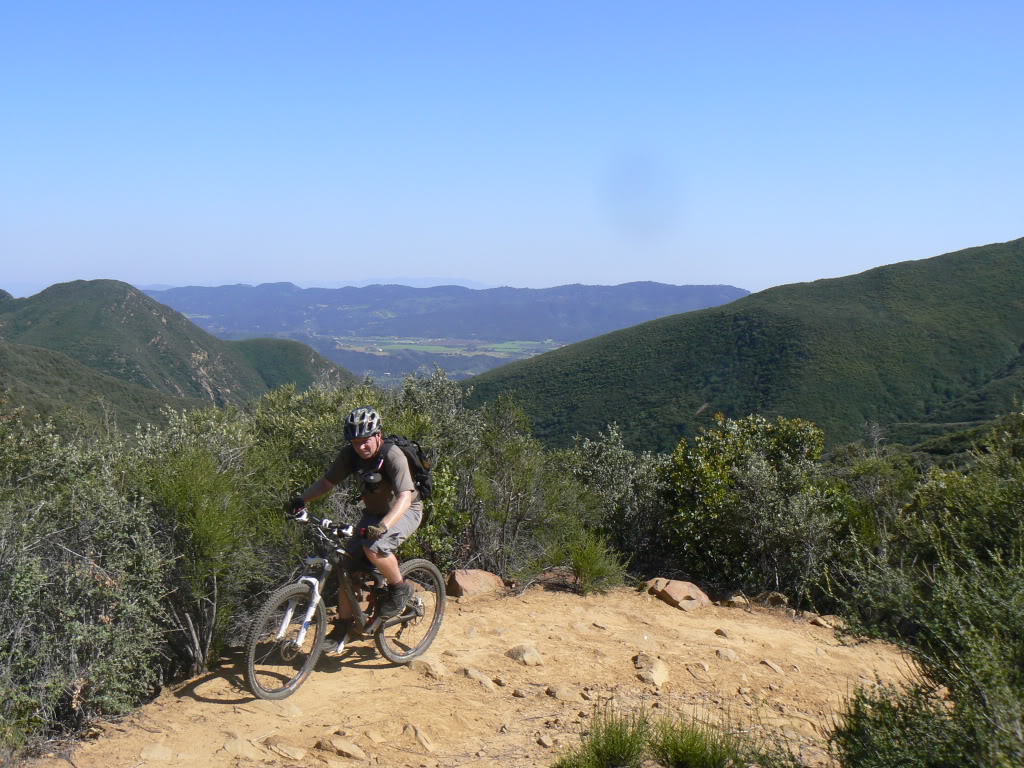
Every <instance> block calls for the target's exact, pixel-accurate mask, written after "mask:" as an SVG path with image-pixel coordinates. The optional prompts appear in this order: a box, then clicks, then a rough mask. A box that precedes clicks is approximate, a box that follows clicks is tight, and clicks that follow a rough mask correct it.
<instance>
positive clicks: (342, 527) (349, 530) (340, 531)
mask: <svg viewBox="0 0 1024 768" xmlns="http://www.w3.org/2000/svg"><path fill="white" fill-rule="evenodd" d="M292 520H294V521H295V522H296V523H313V524H314V525H315V526H316V528H317V529H318V531H319V532H326V533H328V534H331V535H332V536H334V537H335V538H338V539H351V538H352V537H353V536H355V533H356V529H355V526H353V525H346V524H342V523H336V522H335V521H333V520H330V519H328V518H326V517H316V516H315V515H311V514H310V513H309V509H308V508H307V507H302V508H300V509H298V510H296V514H294V515H292Z"/></svg>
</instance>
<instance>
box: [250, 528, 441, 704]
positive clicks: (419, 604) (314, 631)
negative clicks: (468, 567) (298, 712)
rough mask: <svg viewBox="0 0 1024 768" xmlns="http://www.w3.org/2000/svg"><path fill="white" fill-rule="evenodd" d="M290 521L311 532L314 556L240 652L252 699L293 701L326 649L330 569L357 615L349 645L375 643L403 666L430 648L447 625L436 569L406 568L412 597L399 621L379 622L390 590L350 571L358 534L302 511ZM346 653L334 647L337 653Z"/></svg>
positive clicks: (270, 604)
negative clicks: (348, 548)
mask: <svg viewBox="0 0 1024 768" xmlns="http://www.w3.org/2000/svg"><path fill="white" fill-rule="evenodd" d="M293 519H294V520H295V521H296V522H299V523H311V524H312V530H313V531H314V539H315V542H316V548H317V556H315V557H307V558H306V559H305V560H304V561H303V568H302V573H301V575H300V576H299V578H298V579H297V580H296V581H294V582H292V583H291V584H286V585H285V586H283V587H281V588H280V589H278V590H277V591H275V592H274V593H273V594H272V595H271V596H270V597H269V598H268V599H267V601H266V602H265V603H264V604H263V606H262V607H261V608H260V610H259V611H258V612H257V613H256V618H255V619H254V620H253V623H252V626H251V628H250V629H249V634H248V638H247V640H246V651H245V681H246V684H247V685H248V686H249V689H250V690H251V691H252V692H253V694H255V695H256V696H258V697H259V698H261V699H283V698H285V697H287V696H291V695H292V694H293V693H295V691H296V690H298V688H299V686H300V685H302V684H303V683H304V682H305V680H306V678H307V677H309V675H310V673H311V672H312V671H313V667H314V666H316V662H317V660H318V659H319V658H320V653H321V652H322V651H323V650H324V647H325V645H326V644H325V637H326V635H327V609H326V607H325V605H324V594H323V592H324V584H325V583H326V581H327V577H328V575H329V574H330V573H331V571H332V570H334V569H335V568H336V569H337V573H338V577H339V578H338V581H339V589H343V590H345V591H346V593H347V595H348V598H349V604H350V605H352V606H353V607H354V609H355V615H354V617H353V625H354V626H353V630H352V632H350V634H349V636H350V637H352V636H353V635H355V636H357V637H373V640H374V642H375V643H376V645H377V649H378V650H379V651H380V653H381V655H382V656H383V657H384V658H385V659H387V660H388V661H391V662H393V663H395V664H407V663H408V662H410V661H412V660H413V659H415V658H416V657H417V656H419V655H420V654H422V653H423V652H424V651H426V650H427V648H429V647H430V644H431V643H432V642H433V641H434V638H435V637H436V636H437V632H438V630H439V629H440V628H441V621H442V620H443V619H444V606H445V591H444V579H443V578H442V577H441V572H440V571H439V570H438V569H437V566H435V565H434V564H433V563H431V562H430V561H429V560H423V559H415V560H409V561H407V562H405V563H403V564H402V566H401V572H402V577H403V578H404V579H406V580H407V581H408V582H409V583H410V584H412V585H413V589H414V592H413V595H412V597H411V598H410V599H409V602H408V604H407V605H406V606H405V608H404V609H403V610H402V612H401V613H400V614H398V615H397V616H393V617H390V618H382V617H380V616H377V615H376V611H375V607H376V605H377V604H378V603H379V601H380V600H382V599H383V597H384V594H385V590H386V588H387V584H386V582H385V580H384V577H383V576H382V575H381V574H380V573H379V572H377V571H373V572H372V573H369V574H367V573H364V572H361V571H357V570H354V569H350V567H351V566H350V565H349V563H348V562H347V561H348V560H349V557H348V555H347V554H346V553H345V548H344V544H345V542H346V541H347V540H348V539H351V538H354V537H355V535H356V533H355V529H354V528H353V527H352V526H351V525H340V524H338V523H334V522H332V521H331V520H327V519H320V518H316V517H313V516H312V515H310V514H309V512H308V511H307V510H306V509H302V510H300V511H299V513H298V514H297V515H296V516H295V517H294V518H293ZM331 596H332V597H337V595H336V593H333V592H332V595H331ZM364 596H365V597H366V599H367V601H368V605H367V608H366V610H365V611H364V610H363V609H362V607H361V598H363V597H364ZM335 604H336V600H335ZM344 645H345V641H342V642H341V643H339V644H338V645H337V646H336V648H337V650H338V651H339V652H340V651H341V650H343V648H344Z"/></svg>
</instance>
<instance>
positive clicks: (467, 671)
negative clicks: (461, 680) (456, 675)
mask: <svg viewBox="0 0 1024 768" xmlns="http://www.w3.org/2000/svg"><path fill="white" fill-rule="evenodd" d="M459 671H460V672H461V673H462V674H464V675H465V676H466V677H468V678H469V679H470V680H476V681H477V682H478V683H480V685H482V686H483V687H484V688H486V689H487V690H488V691H493V690H496V689H497V687H498V686H496V685H495V684H494V681H493V680H491V678H489V677H488V676H487V675H485V674H484V673H483V672H481V671H480V670H478V669H474V668H473V667H463V668H462V669H460V670H459Z"/></svg>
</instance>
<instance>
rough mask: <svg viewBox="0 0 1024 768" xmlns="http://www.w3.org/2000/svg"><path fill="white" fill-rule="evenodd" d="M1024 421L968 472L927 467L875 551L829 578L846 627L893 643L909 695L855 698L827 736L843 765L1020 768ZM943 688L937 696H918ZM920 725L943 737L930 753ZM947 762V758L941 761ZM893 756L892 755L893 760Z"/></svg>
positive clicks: (984, 448)
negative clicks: (906, 673)
mask: <svg viewBox="0 0 1024 768" xmlns="http://www.w3.org/2000/svg"><path fill="white" fill-rule="evenodd" d="M1022 448H1024V414H1014V415H1011V416H1010V417H1008V418H1007V419H1005V420H1004V421H1003V422H1002V424H1001V425H1000V426H999V427H998V428H997V429H996V430H995V431H993V432H992V433H991V434H990V435H989V436H988V438H987V439H986V440H985V441H984V442H983V443H982V445H981V446H980V447H979V449H978V451H977V452H976V455H975V461H974V463H973V465H972V469H971V472H970V474H966V475H965V474H962V473H960V472H955V471H946V470H937V469H933V470H932V471H931V473H930V474H929V475H928V477H927V479H926V481H925V482H924V483H922V484H921V486H920V487H919V488H918V489H917V491H916V492H915V494H914V498H913V501H912V502H911V504H909V505H908V506H907V507H906V509H905V510H904V511H903V513H902V514H901V515H900V516H899V517H898V518H897V519H896V520H895V521H894V525H893V527H892V529H890V532H889V534H888V541H887V542H885V546H880V547H879V546H873V547H869V546H861V547H860V548H859V550H858V555H859V557H858V559H856V560H854V561H852V562H849V563H847V562H844V563H843V564H842V565H841V566H840V567H839V568H838V569H837V572H836V573H835V575H834V578H833V583H836V584H838V585H839V586H840V587H841V589H842V590H843V594H844V596H845V597H844V600H845V608H846V610H845V613H846V614H847V616H848V617H849V618H850V620H851V622H852V623H853V626H854V628H855V630H856V631H858V632H859V633H863V634H868V635H871V636H875V637H880V638H883V639H887V640H890V641H893V642H896V643H898V644H900V645H901V646H902V647H903V648H904V649H905V650H906V651H907V653H908V654H909V655H910V656H911V657H912V658H913V660H914V662H915V663H916V666H917V669H918V670H919V672H920V675H921V677H922V682H921V683H920V685H919V686H918V690H916V691H912V692H910V693H909V694H907V695H906V696H905V697H902V698H898V697H897V696H896V694H894V693H893V692H891V691H888V692H885V693H883V694H881V695H879V696H874V697H873V696H869V695H867V694H863V695H862V696H861V697H860V699H858V700H857V702H855V706H854V707H853V709H851V712H850V715H849V717H848V718H847V720H846V721H845V722H844V723H843V724H841V726H840V727H839V728H838V729H837V730H836V734H835V740H836V744H837V749H838V750H839V753H840V754H841V755H842V756H843V759H844V761H845V762H844V765H847V764H848V765H850V766H859V765H867V766H873V765H881V764H884V763H883V762H881V761H880V760H881V758H879V760H878V761H875V762H872V761H873V760H875V758H872V757H871V756H870V753H871V750H872V749H875V751H876V752H878V751H879V750H880V749H881V748H880V747H876V746H875V745H878V744H884V745H889V746H887V747H886V749H889V750H890V751H889V752H884V751H883V752H881V754H884V755H888V754H891V755H894V756H896V757H901V756H902V755H904V754H906V755H909V757H906V761H905V762H904V763H898V764H906V765H922V766H939V765H966V766H975V765H976V766H1011V765H1022V764H1024V728H1022V723H1024V594H1022V591H1021V584H1022V583H1024V460H1022V457H1024V450H1022ZM938 686H943V687H944V688H943V690H944V697H943V698H942V700H941V701H939V700H937V699H935V697H934V696H932V695H931V693H930V691H931V690H932V689H934V688H936V687H938ZM926 729H931V730H936V731H939V730H941V731H943V732H945V733H948V734H950V735H951V736H950V738H949V739H948V740H947V741H948V743H947V741H943V740H937V741H936V745H935V748H934V750H928V749H926V748H924V747H923V746H922V745H921V744H920V743H919V737H918V733H920V732H923V731H924V730H926ZM950 755H952V756H953V757H949V756H950ZM901 759H903V758H902V757H901Z"/></svg>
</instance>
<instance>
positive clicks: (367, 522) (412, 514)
mask: <svg viewBox="0 0 1024 768" xmlns="http://www.w3.org/2000/svg"><path fill="white" fill-rule="evenodd" d="M417 506H419V505H417ZM422 517H423V511H422V510H421V509H416V508H415V507H410V508H409V509H407V510H406V511H405V514H404V515H402V517H401V519H399V521H398V522H397V523H395V525H394V527H393V528H389V529H388V532H387V533H385V534H384V535H383V536H381V537H380V538H379V539H377V540H376V541H374V542H371V541H370V540H369V539H364V538H363V537H362V536H360V535H359V532H360V531H361V530H363V529H364V528H368V527H369V526H371V525H378V524H379V523H380V521H381V519H382V517H381V516H380V515H371V514H370V513H369V512H364V513H363V516H362V517H361V518H359V522H358V523H356V536H355V538H353V539H349V540H348V542H347V543H346V545H345V552H346V553H348V556H349V557H350V558H352V561H353V564H354V567H355V568H356V569H357V570H363V569H369V568H370V567H371V565H370V561H369V560H368V559H367V557H366V553H365V552H363V547H364V546H367V547H368V548H369V549H370V550H371V551H373V552H376V553H377V554H378V555H383V556H385V557H387V556H388V555H393V554H395V550H396V549H398V547H399V546H401V544H402V542H403V541H405V540H406V539H408V538H409V537H410V536H412V535H413V534H414V533H415V532H416V529H417V528H419V527H420V520H421V519H422Z"/></svg>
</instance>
